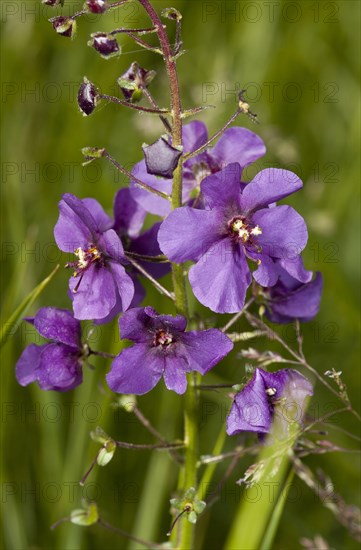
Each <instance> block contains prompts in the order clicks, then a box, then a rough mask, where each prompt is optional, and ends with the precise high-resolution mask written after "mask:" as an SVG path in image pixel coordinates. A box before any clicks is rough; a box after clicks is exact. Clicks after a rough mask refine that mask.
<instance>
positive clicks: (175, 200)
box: [139, 0, 198, 549]
mask: <svg viewBox="0 0 361 550" xmlns="http://www.w3.org/2000/svg"><path fill="white" fill-rule="evenodd" d="M139 2H140V3H141V4H142V5H143V7H144V9H145V10H146V11H147V13H148V15H149V17H150V18H151V20H152V23H153V25H154V27H155V28H156V29H157V35H158V38H159V42H160V45H161V48H162V51H163V57H164V62H165V65H166V69H167V74H168V79H169V85H170V96H171V111H172V145H173V147H179V146H180V147H181V146H182V106H181V99H180V92H179V82H178V74H177V67H176V62H175V59H174V55H173V52H172V48H171V45H170V42H169V39H168V36H167V33H166V31H165V29H164V26H163V24H162V22H161V20H160V19H159V16H158V14H157V12H156V11H155V10H154V8H153V6H152V5H151V4H150V2H149V1H148V0H139ZM180 206H182V162H179V164H178V166H177V168H176V169H175V170H174V173H173V185H172V209H173V210H174V209H176V208H179V207H180ZM172 275H173V288H174V294H175V305H176V308H177V311H178V312H179V313H181V314H182V315H184V316H185V317H186V318H188V305H187V295H186V287H185V279H184V269H183V266H182V264H175V263H172ZM195 384H196V375H194V374H193V373H191V374H190V375H189V383H188V387H187V392H186V395H185V404H184V407H185V408H184V441H185V445H186V451H185V464H184V472H182V471H181V474H180V475H181V476H183V477H182V479H183V489H184V491H186V490H187V489H189V488H190V487H196V486H197V448H198V434H197V419H198V403H197V402H198V398H197V390H196V388H195ZM180 480H181V478H180ZM179 525H181V527H180V530H181V531H180V541H179V547H180V548H182V549H186V548H192V546H193V537H194V524H192V523H190V522H188V521H183V522H182V524H179Z"/></svg>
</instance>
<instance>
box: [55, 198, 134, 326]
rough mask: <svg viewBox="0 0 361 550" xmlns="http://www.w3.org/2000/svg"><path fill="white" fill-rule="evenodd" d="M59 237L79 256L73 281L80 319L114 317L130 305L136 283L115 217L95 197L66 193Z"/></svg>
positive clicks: (61, 243) (60, 243) (62, 247)
mask: <svg viewBox="0 0 361 550" xmlns="http://www.w3.org/2000/svg"><path fill="white" fill-rule="evenodd" d="M59 210H60V215H59V219H58V221H57V223H56V225H55V229H54V235H55V240H56V243H57V245H58V247H59V248H60V250H63V251H64V252H71V253H74V254H75V255H76V256H77V258H78V259H77V261H75V262H71V263H69V264H67V265H68V266H69V267H72V268H73V269H74V273H73V277H72V278H71V279H70V281H69V290H70V296H71V299H72V301H73V309H74V316H75V317H76V319H93V320H97V321H98V322H103V320H106V321H108V320H110V319H111V318H113V317H114V316H115V315H117V314H118V313H120V312H121V311H125V310H126V309H128V307H129V306H130V304H131V302H132V299H133V295H134V284H133V281H132V280H131V278H130V277H129V275H127V273H126V272H125V268H124V264H126V263H127V260H126V258H125V255H124V248H123V245H122V243H121V240H120V238H119V237H118V235H117V234H116V232H115V231H114V229H111V226H112V221H111V219H110V218H109V217H108V216H107V215H106V214H105V212H104V210H103V209H102V207H101V206H100V204H99V203H98V202H97V201H96V200H95V199H83V200H81V199H79V198H77V197H75V196H74V195H71V194H65V195H63V198H62V200H61V201H60V203H59Z"/></svg>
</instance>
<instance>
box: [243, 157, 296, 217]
mask: <svg viewBox="0 0 361 550" xmlns="http://www.w3.org/2000/svg"><path fill="white" fill-rule="evenodd" d="M302 185H303V184H302V181H301V180H300V178H299V177H298V176H297V174H294V173H293V172H290V171H289V170H282V169H280V168H266V170H261V172H259V173H258V174H257V175H256V177H255V178H253V180H252V181H251V182H250V183H248V184H247V185H246V187H245V189H244V191H243V193H242V199H241V204H242V209H243V211H244V212H250V211H251V210H256V209H259V208H262V207H265V206H268V205H269V204H271V203H274V202H277V201H280V200H281V199H284V198H285V197H288V195H291V194H292V193H295V192H296V191H298V190H299V189H301V187H302Z"/></svg>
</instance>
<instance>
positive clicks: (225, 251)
mask: <svg viewBox="0 0 361 550" xmlns="http://www.w3.org/2000/svg"><path fill="white" fill-rule="evenodd" d="M189 281H190V284H191V286H192V290H193V293H194V295H195V296H196V298H197V299H198V300H199V301H200V302H201V304H203V305H205V306H207V307H209V308H210V309H211V310H212V311H216V312H217V313H236V312H238V311H240V310H241V309H242V307H243V306H244V302H245V297H246V292H247V288H248V286H249V285H250V283H251V274H250V271H249V268H248V265H247V261H246V257H245V255H244V252H243V250H242V249H240V247H239V246H234V245H233V244H232V242H231V241H230V240H229V239H223V241H221V242H219V243H216V244H215V245H214V246H213V247H212V248H210V249H209V250H208V251H207V252H206V254H204V255H203V256H202V258H201V259H200V260H199V261H198V263H197V264H196V265H194V266H193V267H192V268H191V270H190V272H189Z"/></svg>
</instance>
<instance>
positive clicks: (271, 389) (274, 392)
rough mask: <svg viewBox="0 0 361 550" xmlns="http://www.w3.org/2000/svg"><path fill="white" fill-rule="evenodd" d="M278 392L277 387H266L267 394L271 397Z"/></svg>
mask: <svg viewBox="0 0 361 550" xmlns="http://www.w3.org/2000/svg"><path fill="white" fill-rule="evenodd" d="M276 393H277V390H276V388H267V389H266V394H267V395H269V396H270V397H273V396H274V395H276Z"/></svg>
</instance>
